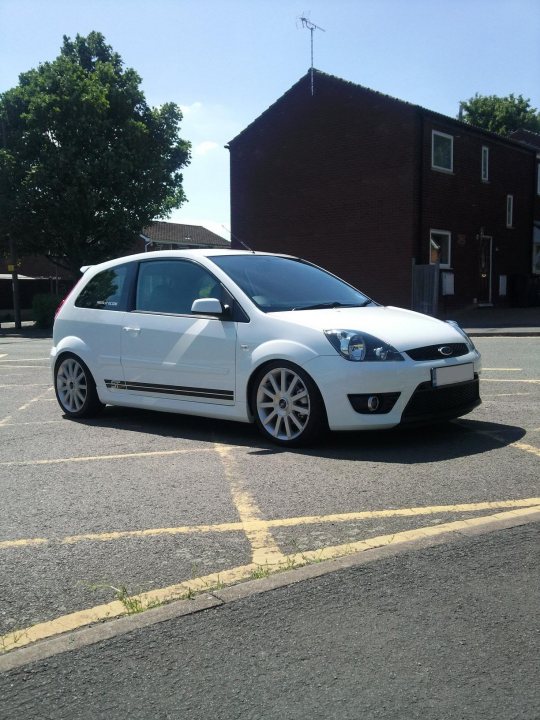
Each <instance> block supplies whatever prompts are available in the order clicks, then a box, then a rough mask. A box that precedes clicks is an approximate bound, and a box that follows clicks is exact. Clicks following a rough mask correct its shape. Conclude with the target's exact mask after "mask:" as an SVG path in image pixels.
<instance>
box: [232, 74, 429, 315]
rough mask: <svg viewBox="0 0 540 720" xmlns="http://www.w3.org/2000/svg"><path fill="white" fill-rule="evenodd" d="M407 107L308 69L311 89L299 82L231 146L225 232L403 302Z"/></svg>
mask: <svg viewBox="0 0 540 720" xmlns="http://www.w3.org/2000/svg"><path fill="white" fill-rule="evenodd" d="M414 115H415V111H414V108H412V107H408V106H404V107H401V106H396V103H395V102H393V101H390V100H389V99H388V98H386V97H384V96H382V95H379V94H376V93H370V92H365V91H363V90H362V89H360V88H358V87H355V86H351V90H350V92H349V93H344V92H343V90H342V89H341V88H339V89H337V90H336V89H335V88H334V86H333V84H332V83H325V82H324V81H323V79H320V78H319V77H317V76H316V78H315V95H314V97H311V96H310V90H309V83H308V82H307V81H306V82H304V83H299V84H298V85H297V86H295V88H293V90H292V91H291V92H289V93H288V94H287V100H286V102H283V103H279V102H278V103H277V104H276V105H275V106H273V107H272V108H271V109H270V111H269V112H268V113H266V115H265V117H264V118H262V119H261V120H259V121H257V122H256V123H255V124H254V125H252V126H250V127H249V128H248V129H247V130H246V131H245V133H244V134H243V135H242V137H241V138H240V139H239V140H238V141H236V142H233V143H232V144H231V214H232V230H233V234H234V235H235V236H237V237H238V238H240V239H241V240H243V241H244V242H245V243H246V244H247V245H249V246H250V247H252V248H253V249H257V250H265V251H271V252H286V253H289V254H293V255H299V256H302V257H304V258H306V259H308V260H311V261H312V262H315V263H317V264H320V265H322V266H324V267H326V268H328V269H329V270H331V271H332V272H334V273H336V274H337V275H339V276H341V277H343V278H344V279H346V280H348V281H349V282H351V283H352V284H354V285H356V286H358V287H359V288H360V289H362V290H364V291H365V292H366V293H368V294H369V295H371V296H372V297H373V298H374V299H376V300H378V301H379V302H382V303H385V304H396V305H406V306H407V305H409V304H410V297H411V258H412V247H413V238H414V237H415V226H414V198H413V193H414V139H415V134H414V133H415V126H414ZM234 246H237V247H239V244H238V243H235V242H234V240H233V247H234Z"/></svg>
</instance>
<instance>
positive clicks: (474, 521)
mask: <svg viewBox="0 0 540 720" xmlns="http://www.w3.org/2000/svg"><path fill="white" fill-rule="evenodd" d="M539 510H540V505H535V506H533V507H528V508H522V509H516V510H508V511H507V512H503V513H496V514H495V515H484V516H481V517H477V518H468V519H466V520H454V521H452V522H448V523H444V524H442V525H437V526H433V525H428V526H426V527H422V528H417V529H416V530H403V531H402V532H397V533H392V534H391V535H380V536H379V537H374V538H368V539H367V540H359V541H357V542H352V543H346V544H344V545H334V546H329V547H326V548H322V549H321V550H309V551H307V552H303V553H298V554H296V555H293V556H292V559H289V560H290V562H292V561H296V562H301V561H302V560H304V562H306V561H321V560H331V559H332V558H335V557H339V556H341V555H345V554H349V553H353V552H362V551H364V550H370V549H372V548H376V547H381V546H383V545H392V544H395V543H398V542H399V543H402V542H409V541H411V540H417V539H419V538H428V537H435V536H437V535H442V534H443V533H447V532H460V531H463V530H468V529H470V528H472V527H480V526H482V525H487V524H489V523H491V522H493V520H506V519H509V518H517V517H520V516H527V515H528V514H531V513H534V514H535V515H536V513H537V512H538V511H539Z"/></svg>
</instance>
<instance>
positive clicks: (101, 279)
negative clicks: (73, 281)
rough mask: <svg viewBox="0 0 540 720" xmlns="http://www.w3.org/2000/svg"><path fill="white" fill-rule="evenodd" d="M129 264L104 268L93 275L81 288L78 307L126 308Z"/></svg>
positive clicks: (94, 308) (100, 308) (77, 301)
mask: <svg viewBox="0 0 540 720" xmlns="http://www.w3.org/2000/svg"><path fill="white" fill-rule="evenodd" d="M127 275H128V265H118V266H117V267H113V268H110V269H109V270H104V271H103V272H100V273H98V274H97V275H96V276H95V277H93V278H92V279H91V280H90V281H89V282H88V283H87V284H86V285H85V286H84V287H83V289H82V290H81V292H80V293H79V296H78V298H77V300H76V301H75V305H76V307H82V308H91V309H93V310H125V305H126V304H125V291H126V289H127V284H126V278H127Z"/></svg>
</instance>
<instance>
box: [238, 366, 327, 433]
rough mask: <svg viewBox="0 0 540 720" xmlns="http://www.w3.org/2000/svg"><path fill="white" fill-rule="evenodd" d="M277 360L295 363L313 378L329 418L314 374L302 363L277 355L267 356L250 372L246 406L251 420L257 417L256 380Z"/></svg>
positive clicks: (312, 380)
mask: <svg viewBox="0 0 540 720" xmlns="http://www.w3.org/2000/svg"><path fill="white" fill-rule="evenodd" d="M275 362H283V363H287V364H288V365H293V366H294V367H296V368H299V369H300V370H302V372H304V373H305V374H306V375H307V376H308V377H309V379H310V380H311V382H312V383H313V385H314V386H315V388H316V389H317V392H318V393H319V397H320V400H321V403H322V408H323V410H324V413H325V417H326V418H327V417H328V415H327V411H326V405H325V402H324V397H323V394H322V392H321V389H320V388H319V386H318V384H317V383H316V381H315V380H314V378H313V376H312V375H311V374H310V373H309V372H308V371H307V370H306V369H305V368H304V367H303V366H302V365H301V364H300V363H298V362H295V361H294V360H290V359H289V358H284V357H280V356H277V357H270V358H265V359H264V360H262V361H261V362H260V364H259V365H257V366H256V367H254V368H252V370H251V374H250V376H249V379H248V381H247V383H246V394H247V397H246V407H247V411H248V415H249V420H250V422H253V421H254V419H255V408H254V407H253V402H254V392H253V388H254V385H255V381H256V379H257V377H258V375H259V373H262V371H263V370H265V369H266V368H267V367H270V365H273V364H274V363H275Z"/></svg>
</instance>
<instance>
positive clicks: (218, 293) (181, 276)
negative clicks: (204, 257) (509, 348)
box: [135, 260, 222, 315]
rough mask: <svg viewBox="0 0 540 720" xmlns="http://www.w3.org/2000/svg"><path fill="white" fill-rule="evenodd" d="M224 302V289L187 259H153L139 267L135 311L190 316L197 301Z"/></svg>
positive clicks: (211, 276)
mask: <svg viewBox="0 0 540 720" xmlns="http://www.w3.org/2000/svg"><path fill="white" fill-rule="evenodd" d="M205 297H214V298H217V299H218V300H222V287H221V284H220V283H219V281H218V280H216V278H215V277H214V276H213V275H212V274H211V273H209V272H208V270H206V269H205V268H203V267H201V266H200V265H197V264H196V263H192V262H189V261H186V260H151V261H148V262H142V263H141V265H140V267H139V279H138V282H137V295H136V300H135V310H138V311H141V312H157V313H172V314H175V315H189V314H190V313H191V306H192V305H193V301H194V300H197V299H198V298H205Z"/></svg>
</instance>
